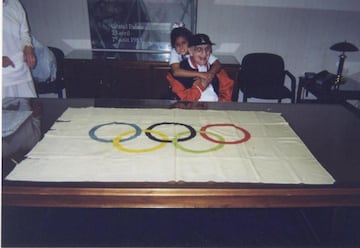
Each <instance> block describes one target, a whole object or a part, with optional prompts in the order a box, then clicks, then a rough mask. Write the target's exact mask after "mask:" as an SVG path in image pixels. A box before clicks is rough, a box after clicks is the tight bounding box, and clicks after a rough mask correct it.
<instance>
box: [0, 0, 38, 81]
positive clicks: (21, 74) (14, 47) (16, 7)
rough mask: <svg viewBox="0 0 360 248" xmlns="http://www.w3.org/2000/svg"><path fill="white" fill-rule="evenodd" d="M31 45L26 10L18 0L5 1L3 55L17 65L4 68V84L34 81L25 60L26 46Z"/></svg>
mask: <svg viewBox="0 0 360 248" xmlns="http://www.w3.org/2000/svg"><path fill="white" fill-rule="evenodd" d="M25 45H31V38H30V35H29V27H28V24H27V20H26V14H25V11H24V9H23V7H22V5H21V4H20V2H19V1H18V0H7V1H5V2H3V56H7V57H9V58H10V59H11V60H12V62H13V63H14V65H15V67H12V66H8V67H6V68H2V73H3V86H10V85H17V84H22V83H29V82H32V77H31V73H30V70H29V67H28V66H27V64H26V63H25V62H24V53H23V50H24V47H25Z"/></svg>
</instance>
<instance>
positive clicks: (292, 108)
mask: <svg viewBox="0 0 360 248" xmlns="http://www.w3.org/2000/svg"><path fill="white" fill-rule="evenodd" d="M34 101H36V102H39V103H41V105H42V109H43V117H42V120H43V129H44V131H46V130H47V129H48V128H49V127H50V126H51V124H52V123H53V122H54V121H55V120H56V119H57V118H58V117H59V116H60V115H61V114H62V113H63V112H64V111H65V110H66V108H67V107H70V106H71V107H85V106H95V107H123V108H176V107H181V108H197V107H199V106H198V105H197V103H188V102H173V101H168V100H119V99H67V100H66V99H34ZM205 106H206V108H208V109H216V110H243V111H246V110H251V111H269V112H279V113H282V115H283V117H284V118H285V119H286V120H287V122H288V123H289V124H290V126H291V127H292V129H293V130H294V131H295V132H296V133H297V134H298V136H299V137H300V138H301V139H302V140H303V142H304V143H305V144H306V145H307V147H308V148H309V150H310V151H311V152H312V153H313V154H314V156H315V157H316V158H317V159H318V161H319V162H320V163H321V164H322V165H323V166H324V167H325V168H326V169H327V170H328V171H329V172H330V174H331V175H332V176H333V177H334V178H335V180H336V183H335V184H333V185H298V184H291V185H283V184H282V185H280V184H279V185H277V184H257V183H256V184H244V183H210V182H209V183H185V182H169V183H121V182H118V183H90V182H81V183H70V182H68V183H66V182H64V183H45V182H44V183H38V182H16V181H15V182H14V181H11V182H10V181H6V180H4V179H3V187H2V204H3V206H38V207H40V206H41V207H89V208H274V207H345V206H360V152H359V147H360V128H359V127H360V118H358V117H357V116H356V115H354V114H353V113H352V112H350V111H348V110H347V109H346V108H344V107H343V106H341V105H334V104H332V105H325V104H316V105H314V104H264V103H235V102H231V103H206V104H205ZM201 107H202V108H203V107H204V105H202V106H201ZM3 166H5V167H6V166H9V165H6V164H4V165H3ZM4 176H6V175H3V177H4Z"/></svg>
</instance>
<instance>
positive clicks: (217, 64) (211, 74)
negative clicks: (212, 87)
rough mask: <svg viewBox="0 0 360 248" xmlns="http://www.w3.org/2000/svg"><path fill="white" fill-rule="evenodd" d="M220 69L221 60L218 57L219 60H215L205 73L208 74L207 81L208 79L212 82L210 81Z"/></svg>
mask: <svg viewBox="0 0 360 248" xmlns="http://www.w3.org/2000/svg"><path fill="white" fill-rule="evenodd" d="M220 70H221V64H220V62H219V60H218V59H217V60H215V61H214V63H213V64H212V65H211V67H210V70H209V71H208V72H206V73H205V74H206V78H205V79H206V81H207V82H208V83H210V82H211V81H212V80H213V79H214V77H215V75H216V74H217V73H218V72H220Z"/></svg>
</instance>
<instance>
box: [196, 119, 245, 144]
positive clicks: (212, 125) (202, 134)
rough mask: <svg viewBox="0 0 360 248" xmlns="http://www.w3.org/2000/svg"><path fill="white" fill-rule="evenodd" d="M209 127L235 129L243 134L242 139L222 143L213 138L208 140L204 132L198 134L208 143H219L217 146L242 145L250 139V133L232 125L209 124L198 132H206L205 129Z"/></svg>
mask: <svg viewBox="0 0 360 248" xmlns="http://www.w3.org/2000/svg"><path fill="white" fill-rule="evenodd" d="M209 127H235V128H236V129H238V130H240V131H242V132H243V133H244V138H242V139H239V140H234V141H224V140H215V139H213V138H210V137H209V136H208V135H207V134H206V132H202V133H200V134H201V136H203V137H204V138H205V139H207V140H209V141H212V142H215V143H219V144H240V143H243V142H245V141H248V140H249V139H250V137H251V135H250V133H249V132H248V131H247V130H245V129H244V128H241V127H238V126H236V125H234V124H209V125H206V126H203V127H202V128H201V129H200V131H206V129H208V128H209Z"/></svg>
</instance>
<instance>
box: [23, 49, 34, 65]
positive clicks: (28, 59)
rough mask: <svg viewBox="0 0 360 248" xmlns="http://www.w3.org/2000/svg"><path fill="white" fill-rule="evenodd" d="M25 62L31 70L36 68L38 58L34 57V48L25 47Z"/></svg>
mask: <svg viewBox="0 0 360 248" xmlns="http://www.w3.org/2000/svg"><path fill="white" fill-rule="evenodd" d="M24 61H25V63H26V64H27V65H28V66H29V68H30V69H32V68H34V66H35V63H36V58H35V55H34V51H33V48H32V47H31V46H25V47H24Z"/></svg>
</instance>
